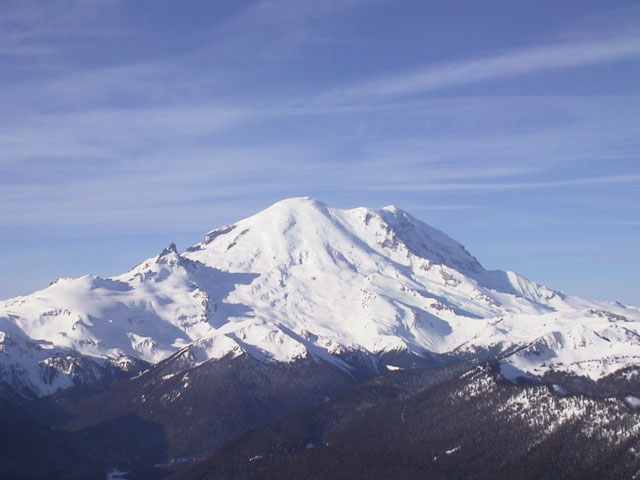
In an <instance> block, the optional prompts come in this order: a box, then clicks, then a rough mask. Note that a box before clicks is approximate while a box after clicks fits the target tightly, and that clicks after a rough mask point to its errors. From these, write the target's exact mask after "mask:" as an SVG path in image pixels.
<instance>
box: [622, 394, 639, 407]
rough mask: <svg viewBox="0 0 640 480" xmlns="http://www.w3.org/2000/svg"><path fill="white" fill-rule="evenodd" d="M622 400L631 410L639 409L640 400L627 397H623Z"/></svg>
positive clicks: (630, 396)
mask: <svg viewBox="0 0 640 480" xmlns="http://www.w3.org/2000/svg"><path fill="white" fill-rule="evenodd" d="M624 399H625V401H626V402H627V403H628V404H629V406H630V407H631V408H640V398H638V397H634V396H632V395H629V396H627V397H624Z"/></svg>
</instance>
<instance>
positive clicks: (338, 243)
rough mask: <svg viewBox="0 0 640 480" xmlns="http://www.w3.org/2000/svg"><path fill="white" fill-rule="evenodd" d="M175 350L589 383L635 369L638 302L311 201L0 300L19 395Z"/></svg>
mask: <svg viewBox="0 0 640 480" xmlns="http://www.w3.org/2000/svg"><path fill="white" fill-rule="evenodd" d="M178 351H188V352H190V355H188V358H190V362H191V363H190V366H191V367H194V366H197V365H198V364H201V363H203V362H206V361H210V360H219V359H223V358H227V359H228V358H233V357H238V356H241V355H249V356H251V357H253V358H254V359H256V360H258V361H260V362H263V363H273V362H276V363H291V362H296V361H299V360H304V359H307V360H313V361H317V362H327V363H329V364H332V365H334V366H335V367H337V368H339V369H341V370H343V371H345V372H350V371H351V370H353V369H354V368H355V367H354V366H353V365H352V363H351V362H350V360H349V359H353V358H358V359H359V360H358V361H359V362H362V361H364V360H363V359H366V358H369V359H370V361H371V362H372V363H371V365H372V368H377V369H379V368H382V369H384V368H385V366H384V364H387V365H388V366H389V367H390V368H393V367H396V366H398V365H397V362H399V361H400V360H399V359H400V358H401V357H402V355H408V356H410V357H411V358H414V359H430V358H434V357H442V358H449V359H455V358H469V357H473V356H481V355H487V354H491V355H495V356H497V357H498V358H499V360H500V368H501V371H502V374H503V375H504V376H506V377H507V378H511V379H515V378H517V377H520V376H523V377H541V376H544V375H550V374H569V375H574V376H578V377H586V378H589V379H591V380H598V379H601V378H604V377H606V376H608V375H611V374H614V373H616V372H621V371H625V372H629V373H627V374H628V375H631V376H633V375H636V376H637V375H638V370H639V367H640V311H639V309H638V308H637V307H633V306H625V305H621V304H619V303H616V302H592V301H587V300H583V299H580V298H576V297H568V296H565V295H564V294H562V293H559V292H555V291H553V290H551V289H548V288H546V287H544V286H542V285H539V284H536V283H534V282H532V281H529V280H527V279H525V278H524V277H522V276H519V275H518V274H516V273H514V272H508V271H507V272H504V271H498V270H496V271H489V270H485V269H484V268H483V267H482V265H481V264H480V263H479V262H478V260H476V258H474V257H473V256H472V255H471V254H470V253H469V252H467V250H466V249H465V248H464V247H463V246H462V245H461V244H459V243H458V242H456V241H455V240H453V239H451V238H450V237H448V236H447V235H445V234H444V233H442V232H440V231H438V230H436V229H434V228H432V227H430V226H428V225H426V224H424V223H423V222H421V221H419V220H417V219H416V218H414V217H413V216H411V215H410V214H409V213H407V212H405V211H403V210H400V209H398V208H396V207H393V206H389V207H384V208H382V209H378V210H374V209H368V208H355V209H351V210H342V209H337V208H332V207H329V206H327V205H325V204H323V203H321V202H318V201H316V200H313V199H311V198H308V197H304V198H293V199H287V200H283V201H281V202H278V203H275V204H274V205H272V206H270V207H268V208H267V209H265V210H263V211H261V212H259V213H257V214H255V215H253V216H251V217H248V218H246V219H243V220H240V221H238V222H236V223H234V224H232V225H228V226H225V227H222V228H219V229H216V230H212V231H210V232H209V233H207V234H206V235H205V237H204V240H203V241H202V242H200V243H198V244H196V245H194V246H192V247H189V248H187V249H186V250H184V251H183V252H178V251H177V248H176V246H175V245H174V244H170V245H169V246H168V247H167V248H165V249H164V250H163V251H162V252H161V253H160V254H159V255H157V256H155V257H152V258H149V259H147V260H145V261H143V262H141V263H140V264H138V265H137V266H136V267H134V268H133V269H132V270H130V271H129V272H126V273H123V274H122V275H117V276H114V277H110V278H106V279H104V278H100V277H97V276H93V275H86V276H83V277H80V278H75V279H68V278H67V279H59V280H58V281H56V282H54V283H53V284H52V285H50V286H49V287H47V288H45V289H43V290H40V291H38V292H35V293H33V294H31V295H26V296H22V297H15V298H12V299H8V300H5V301H2V302H0V380H3V381H5V382H7V383H8V384H10V385H12V386H13V387H14V388H16V389H17V390H18V391H20V392H21V393H23V394H24V395H29V396H40V395H46V394H49V393H51V392H54V391H56V390H59V389H64V388H67V387H69V386H71V385H73V384H76V383H85V382H91V381H94V380H95V379H97V378H100V377H101V376H104V375H107V374H109V373H108V372H113V369H114V368H115V369H116V370H127V369H132V371H138V370H139V369H140V368H142V367H141V365H148V364H157V363H158V362H160V361H162V360H164V359H167V358H168V357H170V356H171V355H173V354H175V353H176V352H178ZM392 359H396V360H397V362H396V364H394V363H393V362H394V361H396V360H392ZM380 362H382V363H380ZM633 372H635V373H633Z"/></svg>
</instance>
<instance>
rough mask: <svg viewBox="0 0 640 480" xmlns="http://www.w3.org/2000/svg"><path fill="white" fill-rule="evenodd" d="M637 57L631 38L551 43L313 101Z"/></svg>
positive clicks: (409, 91)
mask: <svg viewBox="0 0 640 480" xmlns="http://www.w3.org/2000/svg"><path fill="white" fill-rule="evenodd" d="M637 56H640V41H639V40H638V38H633V37H623V38H617V39H613V40H607V41H601V42H584V43H576V44H564V43H563V44H551V45H545V46H542V47H536V48H528V49H523V50H520V51H515V52H511V53H505V54H502V55H496V56H493V57H485V58H480V59H471V60H464V61H456V62H449V63H443V64H439V65H434V66H429V67H426V68H424V69H422V70H419V71H417V72H413V73H409V74H404V75H395V76H392V77H387V78H382V79H378V80H375V81H373V82H366V83H361V84H359V85H355V86H352V87H346V88H342V89H336V90H334V91H332V92H328V93H327V94H325V95H323V96H321V97H320V98H319V99H318V100H317V101H316V103H329V104H341V103H349V102H351V101H358V100H363V99H372V98H385V97H394V96H402V95H411V94H417V93H426V92H430V91H433V90H440V89H443V88H447V87H451V86H458V85H464V84H470V83H476V82H480V81H484V80H492V79H498V78H507V77H514V76H518V75H523V74H528V73H536V72H541V71H546V70H554V69H560V68H571V67H582V66H589V65H596V64H600V63H606V62H612V61H617V60H625V59H629V58H634V57H637Z"/></svg>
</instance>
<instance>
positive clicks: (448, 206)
mask: <svg viewBox="0 0 640 480" xmlns="http://www.w3.org/2000/svg"><path fill="white" fill-rule="evenodd" d="M0 62H1V65H2V68H1V69H0V88H1V89H2V93H1V94H0V226H1V231H0V298H7V297H10V296H14V295H18V294H24V293H30V292H32V291H34V290H36V289H39V288H42V287H44V286H46V285H47V284H48V283H49V282H50V281H52V280H54V279H55V278H57V277H62V276H78V275H82V274H85V273H95V274H99V275H103V276H107V275H113V274H117V273H121V272H123V271H125V270H127V269H129V268H130V267H131V266H133V265H134V264H135V263H137V262H138V261H140V260H142V259H143V258H146V257H149V256H152V255H154V254H156V253H157V252H158V251H160V250H161V249H162V248H163V247H164V246H165V245H166V244H168V243H169V242H172V241H175V242H176V243H177V244H178V247H180V248H185V247H187V246H189V245H191V244H193V243H195V242H197V241H199V240H200V238H201V237H202V235H203V234H204V233H205V232H206V231H207V230H210V229H212V228H215V227H217V226H220V225H224V224H226V223H229V222H232V221H235V220H238V219H240V218H243V217H245V216H248V215H249V214H252V213H254V212H256V211H258V210H260V209H262V208H264V207H266V206H267V205H269V204H270V203H273V202H275V201H277V200H279V199H282V198H285V197H291V196H301V195H309V196H313V197H315V198H317V199H319V200H322V201H324V202H325V203H328V204H329V205H333V206H337V207H355V206H360V205H365V206H370V207H381V206H384V205H388V204H396V205H398V206H399V207H401V208H403V209H405V210H408V211H409V212H411V213H413V214H414V215H415V216H417V217H418V218H420V219H422V220H424V221H425V222H427V223H429V224H430V225H432V226H434V227H436V228H439V229H441V230H443V231H445V232H446V233H448V234H449V235H450V236H452V237H454V238H455V239H457V240H459V241H460V242H462V243H463V244H464V245H465V246H466V247H467V249H468V250H469V251H471V253H472V254H474V255H475V256H476V257H477V258H478V259H479V260H480V262H481V263H482V264H483V265H485V267H487V268H501V269H509V270H515V271H517V272H519V273H521V274H523V275H525V276H527V277H529V278H531V279H532V280H535V281H537V282H540V283H543V284H546V285H548V286H550V287H552V288H555V289H559V290H562V291H565V292H567V293H569V294H575V295H579V296H583V297H586V298H591V299H603V300H620V301H623V302H626V303H631V304H635V305H640V275H639V273H640V2H638V1H634V2H629V1H627V2H625V1H618V2H611V1H588V0H586V1H580V2H557V1H536V2H529V1H524V0H523V1H513V0H509V1H488V2H477V1H450V2H415V1H402V0H399V1H375V0H367V1H364V0H362V1H359V0H340V1H322V2H320V1H309V0H292V1H287V0H279V1H234V2H223V1H220V2H210V1H183V2H175V1H168V0H154V1H137V2H125V1H117V0H110V1H106V0H105V1H98V0H87V1H81V2H80V1H61V0H47V1H45V0H41V1H29V0H16V1H14V0H5V1H4V2H3V9H2V13H1V14H0Z"/></svg>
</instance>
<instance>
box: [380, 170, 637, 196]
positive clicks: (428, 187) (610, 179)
mask: <svg viewBox="0 0 640 480" xmlns="http://www.w3.org/2000/svg"><path fill="white" fill-rule="evenodd" d="M633 182H640V174H637V175H636V174H629V175H611V176H604V177H594V178H574V179H568V180H549V181H539V182H511V183H506V182H505V183H453V182H452V183H448V182H445V183H428V184H422V185H415V184H395V185H375V186H372V187H370V188H372V189H374V190H378V191H403V192H437V191H451V190H488V191H497V190H524V189H541V188H560V187H577V186H583V185H602V184H609V183H614V184H615V183H633Z"/></svg>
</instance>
